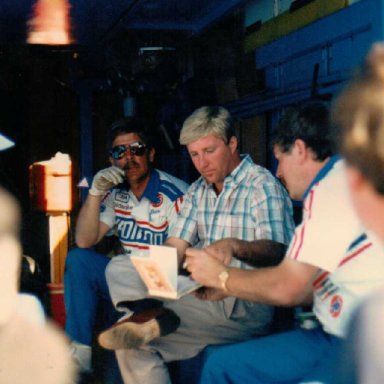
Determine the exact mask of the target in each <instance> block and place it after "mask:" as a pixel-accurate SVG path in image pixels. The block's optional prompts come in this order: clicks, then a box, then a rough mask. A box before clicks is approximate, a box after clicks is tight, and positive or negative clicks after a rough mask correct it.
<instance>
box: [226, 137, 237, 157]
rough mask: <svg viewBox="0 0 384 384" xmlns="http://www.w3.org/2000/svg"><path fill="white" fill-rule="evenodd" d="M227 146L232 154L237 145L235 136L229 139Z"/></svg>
mask: <svg viewBox="0 0 384 384" xmlns="http://www.w3.org/2000/svg"><path fill="white" fill-rule="evenodd" d="M228 145H229V147H230V148H231V152H232V153H234V152H235V151H236V149H237V145H238V141H237V137H236V136H232V137H231V138H230V139H229V143H228Z"/></svg>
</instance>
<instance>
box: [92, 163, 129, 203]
mask: <svg viewBox="0 0 384 384" xmlns="http://www.w3.org/2000/svg"><path fill="white" fill-rule="evenodd" d="M124 175H125V173H124V170H122V169H121V168H119V167H115V166H112V167H109V168H105V169H102V170H101V171H99V172H97V173H96V175H95V176H94V178H93V182H92V186H91V188H90V190H89V194H91V195H93V196H104V195H105V194H106V193H107V192H108V191H109V190H110V189H111V188H113V187H114V186H115V185H118V184H120V183H122V182H123V180H124Z"/></svg>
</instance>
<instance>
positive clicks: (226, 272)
mask: <svg viewBox="0 0 384 384" xmlns="http://www.w3.org/2000/svg"><path fill="white" fill-rule="evenodd" d="M228 277H229V270H228V268H225V269H224V270H223V271H221V272H220V273H219V280H220V283H221V288H222V289H223V290H224V291H228V288H227V280H228Z"/></svg>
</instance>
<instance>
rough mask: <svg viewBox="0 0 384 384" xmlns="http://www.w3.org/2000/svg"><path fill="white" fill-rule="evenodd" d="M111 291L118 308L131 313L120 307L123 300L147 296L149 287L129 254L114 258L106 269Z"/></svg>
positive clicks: (114, 303)
mask: <svg viewBox="0 0 384 384" xmlns="http://www.w3.org/2000/svg"><path fill="white" fill-rule="evenodd" d="M105 276H106V279H107V283H108V288H109V293H110V295H111V298H112V302H113V305H114V306H115V307H116V309H117V310H123V311H125V312H127V313H129V310H128V309H126V308H119V307H118V305H117V304H118V303H119V302H122V301H134V300H141V299H144V298H147V297H148V295H147V288H146V286H145V284H144V283H143V281H142V280H141V277H140V276H139V274H138V273H137V271H136V268H135V267H134V265H133V264H132V262H131V258H130V257H129V256H128V255H119V256H115V257H113V258H112V260H111V261H110V262H109V263H108V265H107V269H106V271H105Z"/></svg>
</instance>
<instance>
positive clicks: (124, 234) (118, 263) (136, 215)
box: [64, 119, 188, 373]
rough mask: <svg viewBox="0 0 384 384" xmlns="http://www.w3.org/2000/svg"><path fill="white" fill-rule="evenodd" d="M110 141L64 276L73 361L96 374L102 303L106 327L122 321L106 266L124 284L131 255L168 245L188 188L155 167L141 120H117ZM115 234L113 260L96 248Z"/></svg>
mask: <svg viewBox="0 0 384 384" xmlns="http://www.w3.org/2000/svg"><path fill="white" fill-rule="evenodd" d="M109 136H110V137H109V143H108V146H109V160H110V163H111V166H110V167H108V168H105V169H102V170H101V171H99V172H98V173H97V174H96V175H95V176H94V178H93V182H92V186H91V188H90V189H89V194H88V196H87V199H86V201H85V203H84V205H83V206H82V208H81V210H80V212H79V215H78V219H77V225H76V244H77V246H78V247H79V248H76V249H73V250H71V251H70V252H69V254H68V256H67V259H66V268H65V275H64V286H65V306H66V313H67V319H66V326H65V328H66V332H67V334H68V335H69V337H70V338H71V340H72V347H73V348H72V349H73V357H74V359H75V360H77V362H78V364H79V367H80V370H81V371H83V372H85V373H89V372H90V371H91V356H92V352H91V351H92V350H91V345H92V337H93V334H94V326H95V321H96V314H97V308H98V305H99V304H100V302H103V304H104V305H103V308H106V312H107V314H104V315H105V316H104V317H108V319H107V321H106V322H107V324H105V325H111V324H112V323H113V322H115V321H116V320H117V313H116V311H115V310H114V308H113V306H112V303H111V298H110V295H109V291H108V287H107V283H106V280H105V270H106V267H107V265H108V264H114V265H115V268H117V269H119V274H118V275H119V277H118V279H119V278H120V275H121V281H122V283H123V284H124V279H127V278H129V277H127V276H126V275H125V269H124V265H125V264H126V263H127V260H128V262H129V258H130V255H131V254H134V253H135V252H138V251H143V250H145V249H147V248H148V244H162V243H163V242H164V241H165V239H166V236H167V232H168V227H169V225H170V223H171V222H172V221H173V219H174V217H175V216H176V215H177V212H178V209H179V206H180V203H181V200H182V195H183V193H184V192H185V191H186V189H187V187H188V185H187V184H186V183H184V182H183V181H181V180H179V179H177V178H175V177H173V176H171V175H169V174H167V173H165V172H162V171H160V170H158V169H154V168H153V166H152V164H153V161H154V157H155V149H154V147H153V144H152V140H151V138H150V136H149V135H148V134H147V133H146V132H145V131H143V130H142V128H141V127H140V125H139V122H138V121H137V120H136V119H123V120H120V121H118V122H117V123H115V124H114V125H113V126H112V128H111V130H110V135H109ZM111 233H115V234H116V235H117V236H118V238H119V240H120V243H121V246H122V249H123V250H122V254H121V255H118V256H115V257H113V258H112V259H111V258H110V257H108V256H105V255H102V254H100V253H97V252H96V251H94V250H93V249H92V248H91V247H93V246H94V245H96V244H97V243H98V242H99V241H100V240H101V239H102V238H103V237H104V236H106V235H109V234H111ZM119 284H120V282H119V281H116V285H117V286H119ZM122 289H123V288H122ZM144 304H145V303H144ZM144 304H142V305H144ZM107 315H110V316H107Z"/></svg>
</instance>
